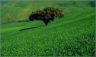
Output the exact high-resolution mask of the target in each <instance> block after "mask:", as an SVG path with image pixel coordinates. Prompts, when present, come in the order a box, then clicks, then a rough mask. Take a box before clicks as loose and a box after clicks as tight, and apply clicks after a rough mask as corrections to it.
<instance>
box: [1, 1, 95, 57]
mask: <svg viewBox="0 0 96 57" xmlns="http://www.w3.org/2000/svg"><path fill="white" fill-rule="evenodd" d="M17 3H18V4H17ZM23 3H24V4H23ZM35 3H36V4H35ZM35 3H33V5H32V3H31V2H30V3H25V2H22V3H21V2H14V4H12V3H11V2H9V3H7V2H6V3H4V5H2V9H3V10H2V11H3V12H2V19H1V20H2V25H1V29H0V31H1V48H0V49H1V56H94V55H95V22H94V21H95V9H94V7H90V6H89V4H88V3H87V2H85V3H81V2H78V3H79V4H78V3H77V2H75V4H74V3H73V2H72V3H71V2H66V3H62V2H56V1H55V3H53V2H48V3H47V2H44V1H43V3H42V4H41V3H40V2H35ZM52 3H53V4H52ZM67 3H69V4H67ZM9 4H12V5H11V6H9ZM38 5H39V6H38ZM52 5H53V6H54V5H55V6H56V7H58V8H61V9H63V10H64V17H63V18H55V20H54V21H53V22H50V23H49V24H48V26H45V25H44V24H43V22H42V21H32V22H16V21H17V20H25V19H28V16H29V14H30V12H31V9H33V10H35V9H39V8H43V7H46V6H52ZM80 5H81V6H80ZM3 7H4V8H6V9H5V10H4V8H3ZM9 9H10V10H9ZM6 10H8V11H6ZM12 11H13V12H12ZM6 12H7V13H6ZM10 13H12V14H10ZM7 14H8V15H10V16H9V17H10V18H11V19H10V18H9V17H8V15H7ZM12 15H13V16H12ZM4 16H5V17H4ZM15 17H16V18H15ZM8 18H9V19H10V20H12V22H11V21H8V20H9V19H8ZM3 19H4V20H3ZM7 19H8V20H7ZM3 22H4V24H3ZM26 28H28V29H26ZM23 29H26V30H23Z"/></svg>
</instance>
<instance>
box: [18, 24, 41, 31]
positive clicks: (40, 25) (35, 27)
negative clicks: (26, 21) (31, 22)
mask: <svg viewBox="0 0 96 57" xmlns="http://www.w3.org/2000/svg"><path fill="white" fill-rule="evenodd" d="M39 27H42V25H40V26H37V27H29V28H23V29H20V30H19V31H24V30H29V29H35V28H39Z"/></svg>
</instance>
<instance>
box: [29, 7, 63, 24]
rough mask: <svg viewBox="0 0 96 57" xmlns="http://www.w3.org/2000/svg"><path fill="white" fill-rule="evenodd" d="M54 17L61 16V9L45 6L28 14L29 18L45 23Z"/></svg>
mask: <svg viewBox="0 0 96 57" xmlns="http://www.w3.org/2000/svg"><path fill="white" fill-rule="evenodd" d="M55 17H60V18H61V17H63V13H62V10H60V9H57V8H53V7H46V8H44V9H42V10H37V11H34V12H32V13H31V15H30V16H29V20H30V21H33V20H41V21H43V22H44V23H45V25H48V22H50V21H53V20H54V18H55Z"/></svg>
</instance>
